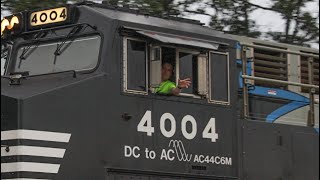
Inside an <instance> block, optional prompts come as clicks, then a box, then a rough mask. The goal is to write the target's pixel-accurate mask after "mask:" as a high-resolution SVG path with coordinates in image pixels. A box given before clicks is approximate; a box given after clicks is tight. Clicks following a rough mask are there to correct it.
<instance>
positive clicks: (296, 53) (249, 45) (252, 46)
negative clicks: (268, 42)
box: [241, 43, 319, 58]
mask: <svg viewBox="0 0 320 180" xmlns="http://www.w3.org/2000/svg"><path fill="white" fill-rule="evenodd" d="M241 45H242V46H245V47H251V48H258V49H262V50H270V51H275V52H279V53H286V54H294V55H300V56H306V57H313V58H319V55H315V54H309V53H303V52H299V51H291V50H285V49H277V48H272V47H266V46H260V45H255V44H247V43H241Z"/></svg>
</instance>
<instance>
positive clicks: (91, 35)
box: [7, 33, 104, 76]
mask: <svg viewBox="0 0 320 180" xmlns="http://www.w3.org/2000/svg"><path fill="white" fill-rule="evenodd" d="M94 37H97V38H100V43H99V54H98V56H97V58H98V60H97V63H96V66H95V67H93V68H90V69H79V70H75V71H76V72H77V73H83V74H86V73H92V72H94V71H96V70H97V69H98V68H99V66H100V63H101V61H102V60H101V53H102V48H103V43H104V36H103V35H102V34H100V33H86V34H81V35H77V36H74V38H75V41H76V40H78V39H90V38H94ZM64 40H66V39H65V38H56V39H50V40H44V41H40V42H39V43H40V45H48V44H56V43H61V42H62V41H64ZM69 41H70V40H67V42H69ZM30 44H32V43H31V42H28V41H27V42H20V43H19V44H17V45H16V46H15V47H14V49H12V52H13V51H15V53H14V55H12V57H14V58H12V60H11V61H10V62H9V64H8V67H7V70H10V72H14V71H15V68H16V63H17V62H18V60H19V59H18V58H19V56H18V51H19V50H20V49H21V48H23V47H25V46H28V45H30ZM62 72H64V71H62ZM7 73H8V72H7ZM48 74H51V73H45V74H37V75H34V76H42V75H48Z"/></svg>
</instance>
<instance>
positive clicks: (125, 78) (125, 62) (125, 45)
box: [122, 37, 149, 95]
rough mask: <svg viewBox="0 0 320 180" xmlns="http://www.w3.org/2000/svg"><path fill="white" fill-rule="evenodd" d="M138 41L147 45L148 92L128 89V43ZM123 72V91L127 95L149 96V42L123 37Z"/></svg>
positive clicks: (146, 78)
mask: <svg viewBox="0 0 320 180" xmlns="http://www.w3.org/2000/svg"><path fill="white" fill-rule="evenodd" d="M129 40H131V41H138V42H144V43H145V44H146V58H145V64H146V77H145V80H146V90H145V91H138V90H130V89H128V41H129ZM122 71H123V76H122V77H123V91H124V92H125V93H129V94H137V95H149V51H148V42H147V41H145V40H141V39H138V38H132V37H123V65H122Z"/></svg>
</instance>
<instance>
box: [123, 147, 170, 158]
mask: <svg viewBox="0 0 320 180" xmlns="http://www.w3.org/2000/svg"><path fill="white" fill-rule="evenodd" d="M141 153H142V152H141V149H140V147H138V146H134V147H131V146H124V156H125V157H127V158H129V157H133V158H135V159H139V158H140V157H141ZM143 154H144V155H145V156H144V157H145V158H146V159H151V160H154V159H156V157H157V154H156V152H155V151H153V150H149V149H148V148H145V150H144V153H143ZM174 159H175V157H174V151H173V150H172V149H170V150H168V151H167V150H165V149H163V150H162V153H161V157H160V160H167V161H174Z"/></svg>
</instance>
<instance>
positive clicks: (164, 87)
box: [156, 80, 177, 94]
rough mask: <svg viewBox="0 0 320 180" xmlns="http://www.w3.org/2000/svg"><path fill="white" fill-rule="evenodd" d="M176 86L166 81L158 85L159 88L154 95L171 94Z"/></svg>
mask: <svg viewBox="0 0 320 180" xmlns="http://www.w3.org/2000/svg"><path fill="white" fill-rule="evenodd" d="M176 87H177V86H176V84H175V83H173V82H171V81H169V80H167V81H163V82H162V83H161V84H160V87H159V88H157V89H156V93H159V94H171V90H172V89H174V88H176Z"/></svg>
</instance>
